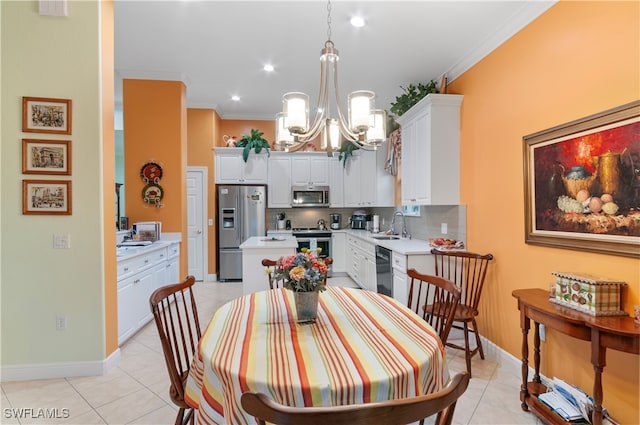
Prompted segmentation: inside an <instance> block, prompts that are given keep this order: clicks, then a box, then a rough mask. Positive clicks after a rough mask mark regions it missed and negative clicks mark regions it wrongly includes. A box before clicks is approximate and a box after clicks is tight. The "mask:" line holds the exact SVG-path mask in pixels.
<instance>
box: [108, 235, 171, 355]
mask: <svg viewBox="0 0 640 425" xmlns="http://www.w3.org/2000/svg"><path fill="white" fill-rule="evenodd" d="M179 257H180V245H179V244H178V243H175V244H171V245H169V247H167V246H166V245H164V246H162V247H158V248H157V249H153V248H148V249H145V251H144V253H141V254H140V255H136V256H135V257H133V258H127V259H124V260H119V261H118V345H121V344H122V343H123V342H125V341H126V340H127V339H129V338H130V337H131V336H132V335H133V334H135V333H136V332H137V331H138V330H139V329H140V328H142V327H143V326H144V325H146V324H147V323H148V322H149V321H150V320H151V319H152V318H153V315H152V313H151V309H150V308H149V297H150V296H151V294H152V293H153V291H155V290H156V289H158V288H159V287H161V286H164V285H167V284H169V283H177V282H179V281H180V277H179V273H180V271H179Z"/></svg>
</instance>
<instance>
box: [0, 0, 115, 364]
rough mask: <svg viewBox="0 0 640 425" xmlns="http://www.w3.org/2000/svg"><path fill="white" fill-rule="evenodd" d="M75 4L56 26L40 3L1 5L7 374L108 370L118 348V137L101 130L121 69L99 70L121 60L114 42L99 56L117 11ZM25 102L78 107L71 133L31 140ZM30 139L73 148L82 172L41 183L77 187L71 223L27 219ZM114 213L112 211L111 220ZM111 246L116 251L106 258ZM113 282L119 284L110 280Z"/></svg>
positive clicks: (1, 286) (0, 288) (0, 278)
mask: <svg viewBox="0 0 640 425" xmlns="http://www.w3.org/2000/svg"><path fill="white" fill-rule="evenodd" d="M67 5H68V14H69V16H67V17H64V18H57V17H50V16H39V14H38V2H36V1H3V2H0V8H1V27H2V48H1V53H0V54H1V55H2V56H1V61H0V63H1V65H0V66H1V69H2V82H1V91H2V96H1V102H2V108H1V114H2V115H1V122H2V129H1V130H0V131H1V136H2V137H1V139H2V143H1V144H0V152H1V153H0V176H1V177H0V181H1V190H0V193H1V194H2V201H1V202H0V235H1V246H2V256H1V258H0V265H1V266H0V298H1V301H0V302H1V314H2V316H1V319H0V322H1V323H0V334H1V335H2V348H1V350H2V351H1V359H2V373H3V376H4V374H5V373H6V372H7V371H16V370H18V369H20V368H21V367H22V366H25V365H27V366H28V365H38V367H40V369H39V371H41V372H42V371H46V372H50V371H51V370H53V369H54V368H55V367H64V365H77V366H78V367H77V368H76V369H75V370H76V371H83V370H84V371H86V370H89V369H91V370H94V369H92V368H98V369H99V368H100V367H101V364H102V361H103V360H104V359H105V356H106V355H108V354H109V353H111V352H112V351H113V349H114V345H113V333H111V334H109V335H110V336H109V347H107V335H106V330H105V318H106V316H107V315H111V316H112V315H113V314H115V311H114V307H115V306H114V303H113V296H114V294H113V291H110V290H108V289H107V288H106V285H113V286H112V288H115V260H112V261H111V262H110V263H107V262H106V261H105V258H106V257H107V256H111V258H115V243H114V242H113V238H114V236H112V234H113V232H114V229H115V220H114V215H113V211H114V210H113V206H114V205H115V191H114V190H113V188H114V180H113V170H109V171H107V172H105V173H104V174H103V166H107V167H108V166H113V161H112V160H108V161H107V162H103V159H104V158H103V155H105V154H109V155H111V156H112V157H113V136H111V140H110V141H109V136H108V135H107V132H108V131H107V130H105V131H104V132H103V129H102V127H101V126H102V119H103V114H104V115H108V114H109V113H110V114H111V116H113V109H112V108H113V105H112V104H111V105H105V104H103V103H102V101H103V99H102V98H101V95H102V94H103V93H102V91H103V90H104V85H103V83H102V79H103V78H104V79H105V81H109V79H111V80H112V79H113V62H111V66H110V67H108V65H107V64H105V67H107V68H105V69H104V70H103V72H104V73H106V75H104V74H101V66H102V64H101V62H100V60H101V59H102V60H106V61H109V60H111V61H112V60H113V59H112V58H111V59H110V58H109V54H108V53H109V47H108V44H107V46H105V50H102V51H101V49H100V48H99V47H100V46H101V41H100V37H101V35H102V34H101V25H100V20H101V19H102V16H101V13H103V12H104V13H107V14H108V13H110V11H109V10H106V9H104V10H103V9H102V7H106V8H110V7H112V4H111V3H110V2H107V3H106V5H103V4H102V2H68V4H67ZM107 24H108V23H107ZM103 30H104V31H106V32H107V33H108V32H109V28H108V27H107V28H103ZM52 40H55V41H54V42H51V41H52ZM101 55H102V56H101ZM22 96H34V97H47V98H62V99H71V100H72V102H73V104H72V114H73V115H72V118H73V119H72V134H71V135H56V134H53V135H52V134H39V133H22V132H21V128H22V126H21V98H22ZM111 96H112V95H111ZM107 99H108V97H107V98H106V99H104V101H105V102H107ZM109 111H110V112H109ZM23 138H27V139H47V140H70V141H71V149H72V172H73V174H72V175H71V176H60V177H58V176H36V177H35V178H37V179H45V180H49V179H51V180H69V181H71V182H72V194H73V205H72V212H73V213H72V215H64V216H50V215H23V214H22V206H21V204H22V201H21V199H22V180H23V179H34V176H33V175H25V174H22V169H21V158H22V152H21V139H23ZM109 145H111V146H109ZM105 188H111V189H110V190H109V192H106V189H105ZM103 189H104V190H103ZM107 209H109V210H110V211H112V212H111V214H110V216H109V218H108V219H107V218H106V217H105V216H104V214H105V211H106V210H107ZM105 223H108V224H105ZM107 233H109V235H108V236H107ZM54 234H68V235H70V237H71V248H70V249H53V235H54ZM109 240H111V241H112V243H111V244H110V245H109V247H110V249H111V251H110V252H106V251H105V243H106V241H109ZM107 267H113V269H112V270H109V271H107V270H106V268H107ZM109 276H110V277H111V278H113V279H114V280H113V281H106V279H107V277H109ZM106 308H108V309H109V310H108V311H107V310H105V309H106ZM56 315H65V316H66V318H67V329H66V330H65V331H56ZM51 365H54V368H49V366H51ZM61 365H62V366H61ZM20 370H21V369H20ZM18 372H19V371H18Z"/></svg>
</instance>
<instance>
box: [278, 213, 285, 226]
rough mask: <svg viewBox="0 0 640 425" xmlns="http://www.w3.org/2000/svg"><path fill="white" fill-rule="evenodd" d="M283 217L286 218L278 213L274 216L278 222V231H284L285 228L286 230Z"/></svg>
mask: <svg viewBox="0 0 640 425" xmlns="http://www.w3.org/2000/svg"><path fill="white" fill-rule="evenodd" d="M285 217H286V216H285V214H284V213H283V212H281V213H278V214H277V215H276V218H277V220H278V225H277V228H278V230H285V228H286V222H285V221H284V218H285Z"/></svg>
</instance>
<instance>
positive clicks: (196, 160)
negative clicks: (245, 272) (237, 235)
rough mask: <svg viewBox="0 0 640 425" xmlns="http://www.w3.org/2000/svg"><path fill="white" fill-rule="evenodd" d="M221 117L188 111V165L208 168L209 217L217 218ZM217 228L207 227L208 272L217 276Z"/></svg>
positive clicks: (210, 113)
mask: <svg viewBox="0 0 640 425" xmlns="http://www.w3.org/2000/svg"><path fill="white" fill-rule="evenodd" d="M219 121H220V117H218V114H217V113H216V111H214V110H213V109H187V134H188V136H187V140H189V143H188V146H187V152H188V153H187V164H188V165H190V166H200V167H207V173H208V181H207V182H206V184H207V189H208V193H207V217H208V218H213V219H214V223H215V217H216V203H215V200H216V196H215V195H216V192H215V182H214V180H215V169H214V166H215V165H214V162H215V160H214V154H213V146H215V144H216V143H215V142H216V140H218V138H217V137H216V135H217V132H218V126H219ZM215 229H216V228H215V226H208V227H207V243H208V245H207V250H208V253H209V256H208V269H209V270H208V271H206V273H209V274H215V273H216V270H217V265H216V232H215Z"/></svg>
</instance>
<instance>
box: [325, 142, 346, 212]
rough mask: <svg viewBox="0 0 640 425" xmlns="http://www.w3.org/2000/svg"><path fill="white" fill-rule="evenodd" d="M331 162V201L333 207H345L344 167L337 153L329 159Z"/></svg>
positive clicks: (329, 162)
mask: <svg viewBox="0 0 640 425" xmlns="http://www.w3.org/2000/svg"><path fill="white" fill-rule="evenodd" d="M327 163H328V164H329V203H330V206H331V208H342V207H344V169H343V168H344V167H343V165H342V161H340V159H339V158H338V155H337V154H335V155H334V156H333V157H331V158H328V159H327Z"/></svg>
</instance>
